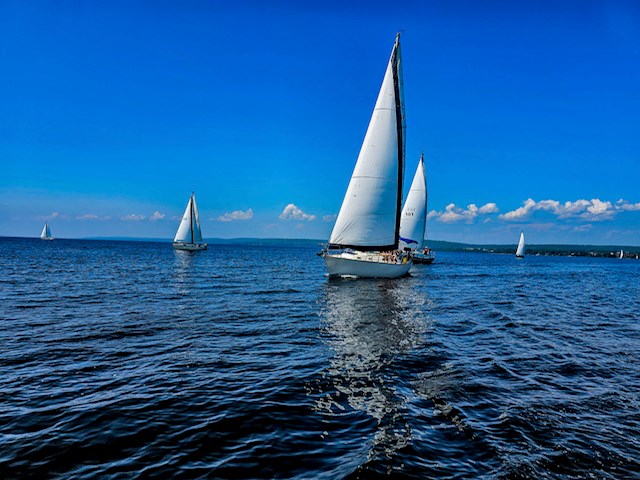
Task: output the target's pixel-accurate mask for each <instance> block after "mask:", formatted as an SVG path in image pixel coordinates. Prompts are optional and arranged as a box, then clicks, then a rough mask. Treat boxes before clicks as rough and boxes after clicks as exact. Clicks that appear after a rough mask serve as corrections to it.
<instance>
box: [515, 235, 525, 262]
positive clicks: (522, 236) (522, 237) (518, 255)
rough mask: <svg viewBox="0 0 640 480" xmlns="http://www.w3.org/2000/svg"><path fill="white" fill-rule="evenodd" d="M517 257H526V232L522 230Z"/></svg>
mask: <svg viewBox="0 0 640 480" xmlns="http://www.w3.org/2000/svg"><path fill="white" fill-rule="evenodd" d="M516 257H524V232H520V241H519V242H518V248H516Z"/></svg>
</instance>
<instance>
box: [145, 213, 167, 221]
mask: <svg viewBox="0 0 640 480" xmlns="http://www.w3.org/2000/svg"><path fill="white" fill-rule="evenodd" d="M164 217H165V215H164V213H160V212H159V211H157V210H156V211H155V212H153V215H151V216H150V217H149V220H151V221H152V222H157V221H158V220H164Z"/></svg>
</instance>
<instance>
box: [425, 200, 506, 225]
mask: <svg viewBox="0 0 640 480" xmlns="http://www.w3.org/2000/svg"><path fill="white" fill-rule="evenodd" d="M496 212H498V206H497V205H496V204H495V203H493V202H491V203H487V204H485V205H483V206H482V207H480V208H478V206H477V205H476V204H475V203H470V204H469V205H467V208H466V209H465V208H461V207H456V204H455V203H450V204H449V205H447V206H446V207H445V209H444V212H439V211H437V210H431V211H430V212H429V213H428V214H427V218H435V219H436V220H438V221H439V222H443V223H456V222H466V223H473V221H474V219H475V218H476V217H477V216H478V215H486V214H489V213H496Z"/></svg>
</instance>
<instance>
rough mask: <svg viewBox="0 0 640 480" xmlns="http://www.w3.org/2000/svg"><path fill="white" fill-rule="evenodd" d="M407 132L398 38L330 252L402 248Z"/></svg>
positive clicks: (334, 233) (332, 238)
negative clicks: (336, 250) (401, 229)
mask: <svg viewBox="0 0 640 480" xmlns="http://www.w3.org/2000/svg"><path fill="white" fill-rule="evenodd" d="M405 132H406V126H405V116H404V93H403V83H402V61H401V54H400V35H399V34H398V36H396V42H395V44H394V46H393V50H392V52H391V58H390V59H389V63H388V65H387V70H386V72H385V75H384V79H383V81H382V86H381V87H380V92H379V94H378V99H377V101H376V105H375V108H374V110H373V114H372V116H371V120H370V122H369V127H368V129H367V133H366V135H365V137H364V141H363V142H362V147H361V149H360V154H359V155H358V160H357V162H356V166H355V168H354V170H353V174H352V175H351V181H350V182H349V187H348V188H347V193H346V195H345V197H344V201H343V202H342V207H341V208H340V213H338V218H337V219H336V223H335V225H334V227H333V231H332V232H331V237H330V238H329V248H354V249H357V250H361V251H373V250H380V251H382V250H391V249H396V248H398V240H399V237H400V216H401V215H400V213H401V208H402V179H403V175H404V158H405V155H404V152H405Z"/></svg>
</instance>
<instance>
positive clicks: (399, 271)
mask: <svg viewBox="0 0 640 480" xmlns="http://www.w3.org/2000/svg"><path fill="white" fill-rule="evenodd" d="M376 258H378V259H380V258H381V256H380V255H379V254H378V255H370V254H366V253H362V254H360V253H356V254H345V253H342V254H328V253H326V254H325V255H324V262H325V264H326V265H327V270H328V271H329V276H332V277H333V276H339V277H360V278H398V277H402V276H403V275H406V274H407V273H409V270H410V269H411V267H412V266H413V262H412V260H411V257H405V259H406V260H405V262H404V263H393V262H384V261H379V260H376Z"/></svg>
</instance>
